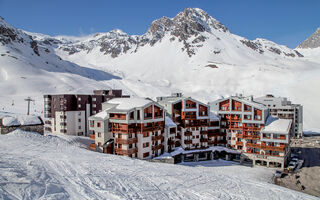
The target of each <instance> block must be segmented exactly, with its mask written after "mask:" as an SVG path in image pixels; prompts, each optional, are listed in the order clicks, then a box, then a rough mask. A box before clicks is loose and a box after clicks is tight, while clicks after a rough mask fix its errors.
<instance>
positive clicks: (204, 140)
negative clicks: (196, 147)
mask: <svg viewBox="0 0 320 200" xmlns="http://www.w3.org/2000/svg"><path fill="white" fill-rule="evenodd" d="M200 142H208V138H200Z"/></svg>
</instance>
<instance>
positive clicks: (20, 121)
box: [0, 112, 42, 126]
mask: <svg viewBox="0 0 320 200" xmlns="http://www.w3.org/2000/svg"><path fill="white" fill-rule="evenodd" d="M0 118H1V119H2V125H3V126H20V125H40V124H42V121H41V119H40V118H39V117H38V116H34V115H24V114H14V113H8V112H0Z"/></svg>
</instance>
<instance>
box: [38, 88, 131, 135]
mask: <svg viewBox="0 0 320 200" xmlns="http://www.w3.org/2000/svg"><path fill="white" fill-rule="evenodd" d="M115 97H121V98H128V97H129V96H123V95H122V91H121V90H94V91H93V94H53V95H44V118H45V131H48V132H51V133H55V134H59V133H61V134H67V135H78V136H81V135H84V136H88V131H89V126H88V117H89V116H91V115H93V114H96V113H99V112H101V111H102V105H101V104H102V103H103V102H105V101H107V100H110V99H112V98H115Z"/></svg>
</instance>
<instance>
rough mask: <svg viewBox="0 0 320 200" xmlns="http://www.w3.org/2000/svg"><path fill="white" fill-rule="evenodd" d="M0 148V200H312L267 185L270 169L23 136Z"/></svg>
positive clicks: (0, 140) (1, 138) (6, 138)
mask: <svg viewBox="0 0 320 200" xmlns="http://www.w3.org/2000/svg"><path fill="white" fill-rule="evenodd" d="M0 147H1V151H0V182H1V187H0V198H1V199H231V198H232V199H248V198H249V199H317V198H316V197H312V196H309V195H307V194H303V193H300V192H296V191H293V190H289V189H286V188H283V187H279V186H276V185H274V184H271V183H269V182H270V181H271V177H272V174H273V172H274V170H271V169H267V168H261V167H255V168H250V167H244V166H239V165H236V164H234V163H232V162H226V161H222V160H221V161H211V162H200V163H198V164H199V165H195V164H184V165H171V164H160V163H150V162H147V161H142V160H136V159H130V158H127V157H120V156H114V155H106V154H101V153H96V152H91V151H88V150H86V149H83V148H80V147H78V145H77V143H75V142H72V140H71V139H67V140H66V139H62V138H59V137H56V136H41V135H38V134H35V133H29V132H22V131H15V132H12V133H10V134H8V135H0ZM17 147H18V148H17ZM240 171H241V173H239V172H240Z"/></svg>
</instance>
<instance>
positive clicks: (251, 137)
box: [243, 135, 260, 140]
mask: <svg viewBox="0 0 320 200" xmlns="http://www.w3.org/2000/svg"><path fill="white" fill-rule="evenodd" d="M243 138H244V139H251V140H259V139H260V136H259V135H243Z"/></svg>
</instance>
